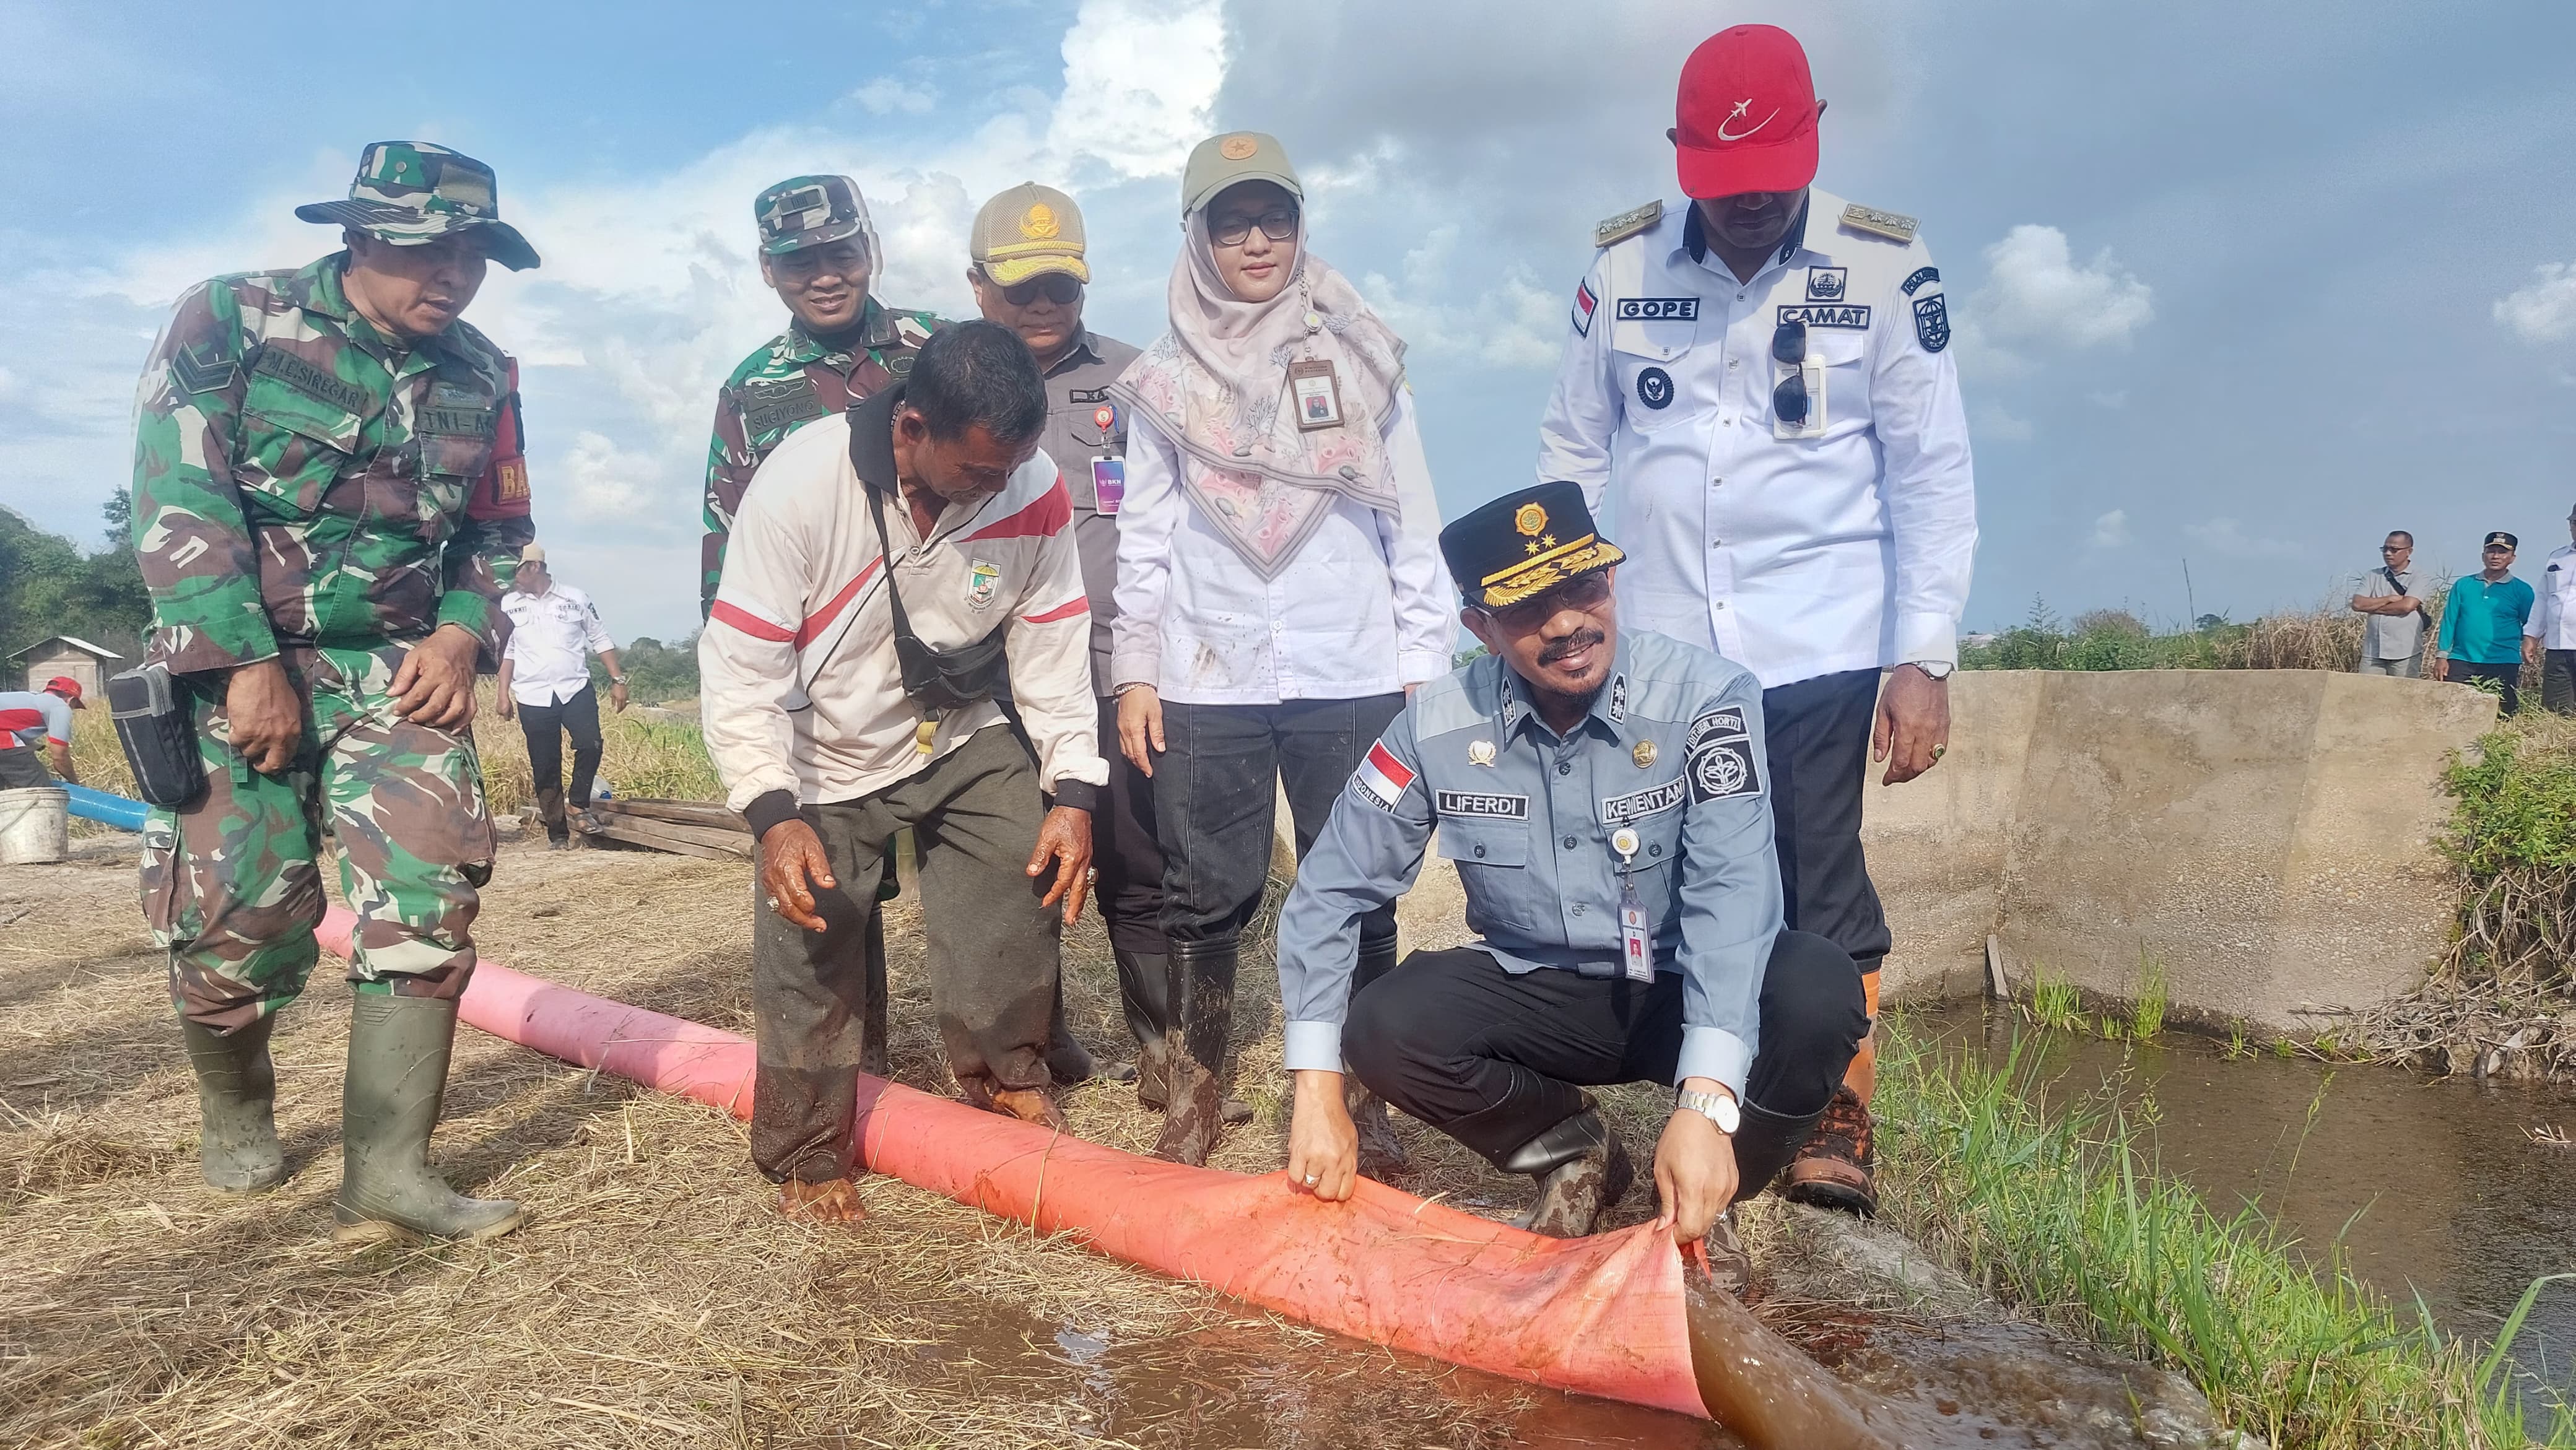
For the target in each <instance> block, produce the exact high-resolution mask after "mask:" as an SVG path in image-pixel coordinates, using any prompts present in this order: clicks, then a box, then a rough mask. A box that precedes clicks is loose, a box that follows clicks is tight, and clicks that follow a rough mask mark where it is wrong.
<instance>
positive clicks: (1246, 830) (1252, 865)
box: [1154, 694, 1404, 943]
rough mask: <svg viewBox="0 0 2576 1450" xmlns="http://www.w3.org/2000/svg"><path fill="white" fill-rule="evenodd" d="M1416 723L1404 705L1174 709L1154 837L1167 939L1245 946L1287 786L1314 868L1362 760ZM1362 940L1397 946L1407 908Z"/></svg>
mask: <svg viewBox="0 0 2576 1450" xmlns="http://www.w3.org/2000/svg"><path fill="white" fill-rule="evenodd" d="M1403 711H1404V696H1403V695H1401V694H1393V695H1363V696H1361V697H1359V698H1357V699H1351V700H1290V701H1288V702H1287V703H1285V704H1280V705H1182V704H1175V703H1170V702H1166V703H1165V704H1164V706H1163V743H1164V745H1165V747H1166V748H1165V750H1164V752H1163V754H1162V756H1161V758H1160V759H1158V760H1156V761H1155V762H1154V825H1155V833H1156V835H1157V837H1158V838H1159V839H1160V840H1161V841H1162V845H1163V929H1164V931H1165V932H1166V933H1167V934H1168V935H1169V936H1170V937H1171V939H1172V940H1173V941H1176V942H1197V941H1223V940H1226V939H1228V938H1231V937H1234V936H1236V935H1239V934H1240V933H1241V932H1242V931H1243V928H1244V927H1245V926H1246V925H1248V924H1249V923H1250V922H1251V920H1252V917H1253V914H1254V913H1255V912H1257V911H1259V910H1260V909H1261V890H1262V887H1263V886H1264V885H1265V884H1266V883H1267V882H1268V881H1269V879H1270V843H1271V841H1272V839H1273V836H1272V830H1273V827H1274V825H1275V823H1276V821H1277V819H1278V796H1277V794H1276V790H1275V788H1274V786H1273V784H1272V782H1274V781H1276V782H1279V783H1280V784H1281V785H1283V786H1285V788H1286V790H1287V794H1288V815H1289V819H1290V821H1291V822H1292V823H1293V824H1294V826H1295V828H1296V834H1297V855H1298V858H1299V859H1300V860H1303V859H1304V858H1305V855H1306V852H1307V850H1308V849H1309V848H1310V847H1312V846H1313V845H1314V844H1315V836H1316V834H1317V833H1319V832H1321V831H1322V830H1323V829H1324V822H1325V820H1326V819H1327V818H1329V817H1330V816H1331V815H1332V813H1333V802H1334V801H1335V800H1336V799H1337V798H1339V797H1340V795H1341V791H1342V787H1343V785H1344V784H1346V783H1348V782H1349V780H1350V778H1351V772H1353V771H1355V770H1358V769H1359V766H1360V757H1362V756H1364V755H1366V754H1368V748H1369V747H1370V746H1372V745H1375V744H1376V743H1377V739H1378V737H1379V736H1380V735H1383V734H1385V733H1386V727H1387V726H1388V725H1390V724H1393V723H1394V721H1395V717H1396V716H1397V715H1399V714H1402V713H1403ZM1360 940H1361V942H1363V943H1368V942H1392V941H1393V940H1395V907H1394V906H1393V905H1391V904H1390V905H1388V906H1386V907H1385V908H1383V909H1381V910H1379V911H1374V912H1371V913H1369V914H1368V915H1367V916H1365V917H1362V918H1361V919H1360Z"/></svg>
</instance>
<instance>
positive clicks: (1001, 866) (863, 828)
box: [751, 729, 1059, 1183]
mask: <svg viewBox="0 0 2576 1450" xmlns="http://www.w3.org/2000/svg"><path fill="white" fill-rule="evenodd" d="M1045 809H1046V801H1045V798H1044V796H1042V795H1041V794H1040V793H1039V791H1038V780H1037V768H1036V766H1034V765H1033V764H1031V763H1030V760H1029V752H1028V748H1027V747H1026V746H1023V745H1022V744H1020V742H1019V741H1018V740H1017V739H1015V738H1014V737H1013V736H1012V734H1011V732H1010V731H1008V730H990V729H988V730H979V731H977V732H975V734H973V735H972V736H970V737H968V739H967V741H966V743H965V744H963V745H960V746H958V747H957V748H956V749H955V750H953V751H950V752H949V753H948V754H946V755H943V756H941V757H940V758H939V759H937V760H934V761H932V762H931V763H930V764H929V765H927V766H925V767H923V768H922V770H921V771H920V772H919V773H918V774H915V775H911V776H907V777H905V778H904V779H903V780H900V781H897V782H896V783H895V784H893V785H891V786H888V787H886V788H885V789H884V790H881V791H878V792H877V793H876V794H874V795H870V796H863V797H861V798H860V799H858V800H855V801H849V802H846V803H842V804H834V805H819V806H806V807H804V808H803V810H802V811H801V812H800V814H801V815H803V816H804V818H805V821H806V823H807V824H808V825H811V826H812V827H813V828H814V831H815V834H817V835H819V836H821V837H822V839H823V854H824V856H825V858H826V859H828V860H829V861H830V862H831V866H832V875H833V877H834V878H835V880H836V881H837V882H838V884H837V885H836V886H834V887H832V888H830V889H828V890H826V889H819V888H818V889H817V890H816V891H815V892H814V900H815V911H816V913H817V914H818V915H820V916H821V917H822V918H823V930H821V931H819V932H814V931H807V930H805V929H804V928H802V927H799V926H794V925H791V924H790V923H788V922H787V921H785V920H782V919H781V918H780V917H779V915H778V913H776V912H774V911H771V910H770V909H769V908H768V905H767V903H766V902H765V901H763V900H762V897H763V896H764V894H765V893H764V891H763V890H762V887H761V882H760V872H759V870H758V869H757V867H755V869H754V870H753V872H752V880H751V894H752V928H751V1009H752V1020H753V1022H754V1024H755V1026H756V1030H757V1033H758V1041H759V1046H758V1052H757V1056H756V1058H755V1062H756V1064H757V1077H756V1079H755V1084H756V1085H755V1087H754V1090H753V1097H752V1111H751V1156H752V1161H753V1162H755V1163H757V1164H758V1165H759V1166H760V1170H761V1172H762V1173H764V1174H766V1175H767V1176H768V1177H769V1179H770V1180H771V1181H772V1182H777V1181H780V1180H783V1179H787V1178H795V1179H798V1180H800V1181H802V1182H806V1183H823V1182H828V1181H830V1180H831V1179H834V1178H840V1177H844V1176H846V1175H847V1174H848V1173H849V1172H850V1150H851V1143H850V1126H851V1122H852V1117H853V1115H854V1113H855V1112H856V1110H857V1078H856V1074H857V1073H858V1071H859V1055H860V1047H861V1038H862V1036H863V1032H862V1027H863V1024H864V1023H865V1022H866V1020H867V1012H868V985H869V984H868V970H867V956H868V952H867V937H868V933H867V924H868V918H869V917H870V916H872V915H873V914H874V913H875V911H876V909H877V905H876V895H877V878H878V873H879V872H881V871H883V870H884V869H885V860H886V844H887V843H888V842H889V841H892V840H893V839H894V835H895V832H897V831H899V830H903V829H905V828H906V827H909V828H910V829H911V831H912V840H913V847H914V849H915V851H917V852H918V853H919V856H918V859H919V861H920V863H921V864H920V871H921V876H920V885H921V916H922V925H923V926H924V928H925V933H924V935H925V940H926V944H927V945H926V950H927V962H928V966H929V971H930V1002H931V1009H932V1011H933V1013H934V1014H935V1015H936V1017H937V1018H938V1022H939V1037H940V1043H941V1045H942V1046H944V1047H945V1048H946V1049H947V1051H948V1066H949V1069H950V1070H951V1071H952V1072H954V1073H955V1074H956V1076H957V1081H958V1084H959V1085H960V1086H961V1087H963V1088H964V1089H965V1090H966V1095H967V1097H968V1098H969V1099H970V1100H973V1101H976V1102H978V1103H984V1102H989V1101H990V1100H991V1097H992V1094H993V1093H994V1092H996V1091H998V1090H1002V1089H1012V1088H1043V1087H1045V1086H1047V1084H1048V1082H1049V1076H1048V1073H1047V1065H1046V1049H1047V1038H1048V1028H1049V1025H1050V1023H1051V1022H1052V1021H1053V1019H1054V1015H1055V1000H1056V970H1057V948H1056V931H1057V923H1058V921H1059V918H1058V916H1057V914H1056V911H1055V909H1054V908H1052V907H1046V906H1041V905H1040V904H1039V900H1040V898H1041V897H1043V896H1044V895H1045V894H1046V891H1047V889H1048V887H1049V885H1050V884H1051V882H1052V880H1053V878H1052V877H1040V878H1039V879H1037V880H1035V881H1032V880H1030V879H1029V877H1028V876H1027V874H1026V871H1027V867H1028V862H1029V853H1030V852H1032V851H1034V850H1035V849H1036V848H1037V839H1038V822H1039V819H1040V818H1041V817H1042V816H1043V815H1044V813H1045Z"/></svg>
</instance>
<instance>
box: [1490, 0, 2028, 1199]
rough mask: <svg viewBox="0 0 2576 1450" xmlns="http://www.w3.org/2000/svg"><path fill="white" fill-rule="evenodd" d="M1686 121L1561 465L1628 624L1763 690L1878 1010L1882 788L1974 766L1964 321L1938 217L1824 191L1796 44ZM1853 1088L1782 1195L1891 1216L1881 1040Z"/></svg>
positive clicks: (1763, 51) (1814, 871)
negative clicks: (1729, 666)
mask: <svg viewBox="0 0 2576 1450" xmlns="http://www.w3.org/2000/svg"><path fill="white" fill-rule="evenodd" d="M1675 109H1676V112H1677V114H1676V117H1675V120H1676V123H1677V124H1676V125H1675V126H1674V128H1673V129H1672V130H1670V131H1668V132H1666V133H1665V134H1666V137H1667V139H1669V140H1670V141H1672V143H1673V145H1674V148H1675V152H1676V156H1675V161H1676V167H1677V170H1678V172H1679V180H1680V182H1681V189H1682V191H1683V193H1684V194H1685V196H1686V197H1687V198H1689V199H1688V200H1687V201H1686V202H1685V203H1684V204H1683V205H1681V206H1679V207H1672V208H1667V207H1666V206H1665V205H1664V204H1663V203H1661V202H1654V203H1650V204H1648V205H1646V206H1643V207H1639V208H1637V209H1636V210H1635V211H1632V212H1628V213H1625V214H1623V215H1621V216H1616V217H1612V218H1611V219H1610V220H1608V221H1606V222H1603V223H1602V224H1601V225H1600V226H1598V227H1596V228H1594V230H1593V242H1594V245H1595V246H1597V247H1599V248H1600V249H1601V250H1600V255H1599V256H1598V257H1597V258H1596V259H1595V260H1594V262H1593V265H1592V269H1591V271H1590V272H1589V273H1588V274H1586V276H1585V277H1584V279H1583V282H1582V284H1581V285H1580V286H1578V287H1577V288H1576V289H1575V293H1574V309H1573V317H1572V323H1571V328H1570V333H1569V336H1568V337H1567V339H1566V348H1565V361H1564V364H1563V366H1562V368H1561V369H1560V370H1559V372H1558V374H1557V381H1556V392H1555V395H1554V396H1553V397H1552V398H1551V399H1550V401H1549V404H1548V410H1547V417H1546V421H1545V422H1544V423H1542V424H1541V425H1540V430H1539V458H1538V470H1537V473H1538V477H1539V479H1540V480H1542V481H1546V480H1552V479H1571V480H1573V481H1575V482H1578V483H1580V484H1582V485H1583V488H1584V496H1585V498H1586V500H1587V501H1588V502H1590V503H1591V504H1592V506H1593V508H1594V510H1595V511H1596V512H1602V506H1603V502H1604V500H1605V498H1606V500H1607V502H1608V503H1609V505H1610V508H1609V510H1608V513H1607V516H1606V517H1604V518H1603V520H1602V523H1603V527H1604V528H1605V529H1606V530H1608V531H1609V532H1610V533H1612V534H1613V535H1615V536H1616V537H1617V538H1618V540H1619V541H1620V544H1621V546H1622V547H1624V548H1625V549H1626V550H1627V551H1628V563H1627V566H1626V567H1625V568H1622V569H1621V570H1620V571H1619V617H1620V620H1621V622H1622V623H1623V624H1626V625H1628V626H1629V627H1631V628H1635V629H1646V630H1652V631H1655V632H1656V633H1659V634H1665V635H1670V636H1671V637H1673V638H1674V639H1678V640H1680V641H1682V642H1683V643H1685V644H1693V645H1697V646H1699V647H1700V648H1702V649H1708V650H1714V651H1716V652H1717V653H1718V654H1720V655H1722V656H1724V657H1725V658H1727V659H1730V660H1733V661H1735V662H1736V663H1738V664H1741V665H1743V666H1744V667H1745V668H1747V669H1749V670H1751V671H1753V673H1754V675H1755V676H1756V677H1757V678H1759V679H1760V680H1761V681H1762V684H1763V687H1764V688H1763V696H1762V717H1763V721H1764V724H1765V726H1766V731H1765V734H1764V737H1763V748H1764V753H1765V755H1766V757H1767V759H1766V761H1765V764H1766V765H1767V766H1768V767H1769V769H1768V771H1767V773H1766V774H1767V777H1768V779H1769V780H1770V781H1771V784H1772V798H1771V804H1772V818H1773V824H1774V826H1775V828H1776V833H1777V837H1778V848H1779V858H1780V877H1781V884H1782V886H1783V888H1784V889H1785V892H1786V897H1787V907H1788V912H1787V915H1788V924H1789V926H1790V927H1791V928H1792V929H1793V930H1798V931H1809V932H1814V933H1815V934H1817V935H1819V936H1822V937H1824V938H1826V939H1827V940H1829V941H1831V942H1833V943H1834V944H1835V945H1836V946H1839V947H1841V948H1842V949H1843V950H1844V951H1845V952H1847V953H1849V954H1850V955H1851V957H1852V959H1853V960H1854V961H1856V962H1858V963H1859V964H1860V967H1861V971H1862V973H1863V976H1862V984H1863V989H1864V992H1865V994H1866V995H1867V997H1868V1000H1869V1006H1870V1011H1871V1013H1872V1014H1873V1015H1875V1014H1876V1012H1877V1010H1878V969H1879V963H1880V962H1881V961H1882V960H1883V959H1884V958H1885V957H1886V955H1887V951H1888V947H1889V946H1890V944H1891V938H1890V937H1889V934H1888V930H1887V916H1886V913H1885V912H1884V911H1883V910H1882V909H1881V908H1880V905H1879V900H1878V892H1877V890H1876V888H1875V887H1873V886H1872V885H1871V884H1870V880H1869V870H1868V866H1867V864H1866V862H1865V861H1864V860H1863V859H1862V853H1861V844H1860V817H1861V784H1862V777H1863V774H1864V772H1865V770H1866V766H1867V761H1868V760H1869V759H1871V758H1876V759H1879V760H1884V761H1886V762H1887V771H1886V774H1885V776H1884V777H1883V779H1884V780H1885V782H1886V783H1888V784H1891V785H1893V784H1896V783H1898V782H1901V781H1907V780H1912V779H1913V778H1915V777H1916V776H1918V775H1921V774H1922V773H1923V772H1925V771H1927V770H1930V769H1931V768H1932V766H1933V763H1934V762H1935V761H1937V760H1939V759H1940V757H1941V754H1942V752H1943V751H1945V750H1946V749H1948V742H1949V735H1950V697H1949V684H1948V681H1949V677H1950V672H1951V671H1952V670H1953V669H1954V668H1956V667H1957V662H1958V624H1959V615H1960V613H1961V611H1962V610H1963V609H1964V608H1965V607H1966V604H1967V598H1968V574H1969V567H1970V565H1971V564H1972V562H1973V561H1974V558H1975V554H1976V543H1977V516H1976V485H1975V477H1974V470H1973V467H1972V465H1971V464H1970V461H1969V454H1968V425H1967V417H1966V414H1965V412H1964V410H1963V409H1962V408H1961V406H1960V401H1959V370H1958V366H1957V363H1956V361H1955V359H1954V358H1953V356H1952V354H1951V353H1950V352H1949V351H1948V349H1949V345H1950V313H1949V303H1948V300H1947V297H1946V294H1945V293H1944V292H1943V290H1942V286H1941V269H1940V268H1938V267H1935V266H1933V265H1932V259H1931V257H1930V255H1929V254H1928V253H1927V252H1926V251H1925V249H1924V246H1923V243H1922V241H1921V240H1920V239H1919V238H1917V237H1916V236H1915V234H1914V232H1915V223H1914V219H1913V218H1912V217H1907V216H1898V215H1895V214H1894V213H1890V212H1883V211H1879V210H1877V209H1875V208H1872V207H1865V206H1858V205H1847V204H1846V203H1845V202H1844V201H1843V200H1842V198H1840V197H1834V196H1828V195H1826V194H1825V193H1824V192H1822V191H1819V190H1815V189H1814V188H1813V187H1812V185H1811V183H1812V182H1813V181H1814V180H1815V176H1816V169H1817V157H1818V149H1817V124H1818V121H1819V119H1820V118H1821V117H1822V116H1823V114H1824V109H1825V103H1824V102H1823V101H1820V100H1818V99H1817V98H1816V91H1815V82H1814V80H1813V78H1812V76H1811V75H1810V74H1809V71H1808V67H1807V56H1806V52H1805V50H1804V49H1802V48H1801V47H1800V46H1799V44H1798V41H1797V38H1796V37H1794V36H1792V35H1790V34H1789V33H1788V32H1787V31H1785V30H1781V29H1779V28H1778V27H1776V26H1770V25H1739V26H1735V27H1733V28H1731V29H1728V30H1724V31H1721V32H1719V33H1718V34H1716V35H1715V36H1712V37H1710V38H1709V39H1708V40H1707V41H1704V42H1702V43H1701V45H1700V47H1699V48H1698V49H1697V50H1695V51H1693V52H1692V53H1691V55H1690V58H1689V59H1688V60H1687V61H1685V62H1684V63H1683V66H1682V73H1681V86H1680V95H1679V98H1678V103H1677V105H1676V107H1675ZM1882 679H1883V681H1884V689H1882V688H1881V685H1882ZM1844 1081H1845V1087H1844V1090H1843V1091H1842V1092H1841V1093H1838V1094H1837V1095H1836V1096H1835V1098H1834V1103H1833V1106H1832V1107H1831V1108H1830V1109H1828V1110H1827V1112H1826V1114H1825V1119H1824V1122H1823V1124H1822V1125H1821V1126H1820V1127H1819V1128H1818V1129H1817V1131H1816V1136H1815V1137H1814V1139H1812V1140H1811V1141H1810V1142H1809V1143H1808V1145H1807V1147H1806V1149H1805V1150H1804V1151H1803V1152H1801V1153H1800V1155H1799V1156H1798V1159H1797V1161H1795V1162H1794V1163H1792V1164H1791V1165H1790V1167H1789V1171H1788V1174H1787V1177H1786V1180H1785V1183H1784V1186H1783V1190H1782V1191H1783V1192H1784V1193H1786V1194H1787V1196H1788V1197H1790V1198H1792V1199H1798V1200H1801V1201H1804V1202H1808V1203H1813V1204H1817V1205H1820V1206H1824V1207H1830V1208H1842V1209H1847V1210H1850V1211H1853V1212H1857V1213H1862V1214H1872V1213H1875V1212H1877V1208H1878V1198H1877V1189H1876V1185H1875V1163H1874V1161H1873V1158H1872V1149H1871V1143H1870V1120H1869V1099H1870V1095H1871V1093H1872V1092H1873V1090H1874V1089H1875V1087H1876V1085H1877V1056H1876V1054H1875V1053H1874V1052H1873V1051H1872V1050H1871V1045H1870V1044H1869V1043H1868V1042H1866V1041H1864V1042H1863V1043H1862V1045H1861V1051H1860V1055H1859V1056H1857V1057H1856V1058H1854V1059H1853V1061H1852V1065H1851V1068H1850V1070H1849V1071H1848V1072H1847V1073H1846V1075H1845V1079H1844Z"/></svg>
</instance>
